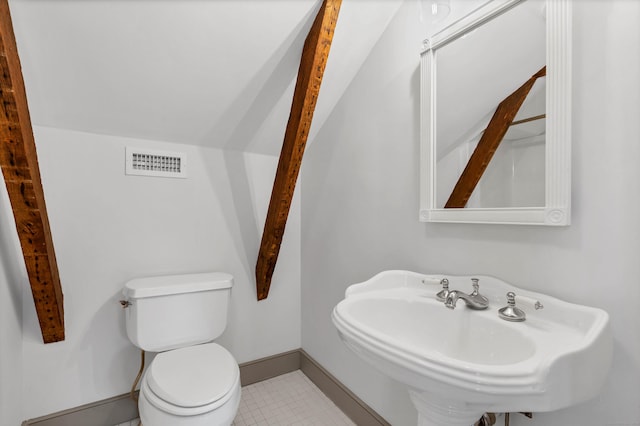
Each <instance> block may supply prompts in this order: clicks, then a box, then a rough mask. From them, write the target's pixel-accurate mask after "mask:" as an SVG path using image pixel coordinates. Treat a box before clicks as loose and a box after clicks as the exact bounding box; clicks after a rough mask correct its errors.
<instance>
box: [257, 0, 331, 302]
mask: <svg viewBox="0 0 640 426" xmlns="http://www.w3.org/2000/svg"><path fill="white" fill-rule="evenodd" d="M341 3H342V0H324V1H323V3H322V6H320V10H319V11H318V15H317V16H316V19H315V21H314V22H313V26H312V27H311V30H310V31H309V35H308V36H307V39H306V40H305V42H304V48H303V50H302V59H301V60H300V68H299V69H298V79H297V81H296V88H295V91H294V94H293V102H292V103H291V113H290V114H289V121H288V123H287V129H286V131H285V135H284V142H283V143H282V151H281V152H280V160H279V162H278V169H277V171H276V178H275V181H274V183H273V190H272V192H271V201H270V202H269V210H268V212H267V219H266V221H265V225H264V232H263V234H262V242H261V243H260V252H259V253H258V261H257V263H256V290H257V295H258V300H262V299H266V298H267V296H268V295H269V287H270V286H271V277H272V276H273V271H274V269H275V267H276V262H277V260H278V253H279V252H280V244H281V243H282V237H283V235H284V230H285V226H286V224H287V217H288V215H289V208H290V207H291V199H292V198H293V191H294V189H295V187H296V181H297V179H298V172H299V171H300V165H301V164H302V156H303V154H304V148H305V145H306V143H307V137H308V136H309V128H310V127H311V120H312V118H313V112H314V110H315V107H316V101H317V100H318V93H319V92H320V84H321V83H322V76H323V74H324V69H325V66H326V64H327V58H328V57H329V50H330V48H331V41H332V40H333V33H334V30H335V26H336V22H337V20H338V13H339V11H340V5H341Z"/></svg>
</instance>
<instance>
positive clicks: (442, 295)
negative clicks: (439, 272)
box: [436, 278, 449, 302]
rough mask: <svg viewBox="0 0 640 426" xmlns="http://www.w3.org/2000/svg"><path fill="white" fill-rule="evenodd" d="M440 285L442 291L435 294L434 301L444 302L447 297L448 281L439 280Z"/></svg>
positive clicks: (444, 279)
mask: <svg viewBox="0 0 640 426" xmlns="http://www.w3.org/2000/svg"><path fill="white" fill-rule="evenodd" d="M440 284H442V290H441V291H439V292H438V294H436V299H438V300H439V301H440V302H444V301H445V299H446V298H447V296H448V295H449V280H448V279H446V278H443V279H441V280H440Z"/></svg>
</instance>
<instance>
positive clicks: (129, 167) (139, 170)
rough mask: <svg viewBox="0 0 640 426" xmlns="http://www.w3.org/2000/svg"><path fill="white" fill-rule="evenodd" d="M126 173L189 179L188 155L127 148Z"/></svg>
mask: <svg viewBox="0 0 640 426" xmlns="http://www.w3.org/2000/svg"><path fill="white" fill-rule="evenodd" d="M126 157H127V158H126V171H125V173H126V174H128V175H137V176H160V177H173V178H186V177H187V169H186V167H187V155H186V154H185V153H183V152H167V151H152V150H148V149H140V148H131V147H127V148H126Z"/></svg>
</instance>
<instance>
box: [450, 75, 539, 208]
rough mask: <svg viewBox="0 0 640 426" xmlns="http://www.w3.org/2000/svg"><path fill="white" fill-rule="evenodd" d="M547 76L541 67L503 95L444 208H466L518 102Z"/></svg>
mask: <svg viewBox="0 0 640 426" xmlns="http://www.w3.org/2000/svg"><path fill="white" fill-rule="evenodd" d="M546 74H547V67H546V66H545V67H542V69H541V70H540V71H538V72H537V73H535V74H534V75H533V76H532V77H531V78H530V79H529V80H527V81H526V83H524V84H523V85H522V86H520V87H519V88H518V89H517V90H516V91H515V92H513V93H512V94H510V95H509V96H507V97H506V98H505V99H504V100H503V101H502V102H500V104H499V105H498V108H496V111H495V113H494V114H493V117H492V118H491V121H490V122H489V125H488V126H487V128H486V129H485V131H484V133H483V134H482V137H481V138H480V141H479V142H478V145H477V146H476V149H475V150H474V151H473V154H471V157H470V158H469V161H468V162H467V166H466V167H465V169H464V171H463V172H462V174H461V175H460V178H459V179H458V182H457V183H456V186H455V187H454V188H453V191H451V195H450V196H449V199H448V200H447V202H446V204H445V206H444V207H445V208H446V209H450V208H462V207H464V206H466V205H467V202H468V201H469V198H471V194H472V193H473V190H474V189H475V188H476V185H478V182H479V181H480V178H481V177H482V174H483V173H484V171H485V170H486V168H487V166H488V165H489V162H490V161H491V158H493V154H494V153H495V152H496V150H497V149H498V147H499V146H500V142H502V139H503V138H504V135H505V134H506V133H507V130H509V126H511V125H512V123H513V120H514V118H515V117H516V114H518V111H519V110H520V107H521V106H522V103H523V102H524V100H525V98H526V97H527V95H528V94H529V92H530V91H531V88H532V87H533V85H534V83H535V82H536V80H537V79H538V78H540V77H544V76H545V75H546Z"/></svg>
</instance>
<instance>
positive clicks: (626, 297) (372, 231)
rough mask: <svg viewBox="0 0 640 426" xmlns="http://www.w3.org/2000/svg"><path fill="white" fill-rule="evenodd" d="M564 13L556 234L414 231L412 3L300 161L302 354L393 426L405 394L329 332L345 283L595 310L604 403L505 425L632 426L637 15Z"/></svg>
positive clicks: (401, 415)
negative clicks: (452, 288) (502, 292)
mask: <svg viewBox="0 0 640 426" xmlns="http://www.w3.org/2000/svg"><path fill="white" fill-rule="evenodd" d="M573 3H574V58H573V59H574V75H573V81H574V83H573V84H574V85H573V89H574V95H573V106H574V110H573V136H574V139H573V200H572V201H573V223H572V225H571V226H570V227H567V228H545V227H526V226H503V225H465V224H459V225H455V224H435V223H433V224H431V223H420V222H418V220H417V217H418V174H419V173H418V158H419V156H418V151H419V140H418V128H419V127H418V125H419V124H418V123H419V121H418V107H419V102H418V90H419V76H418V66H419V64H418V59H419V56H418V53H419V49H420V44H419V42H416V41H417V40H419V38H416V37H418V36H416V34H419V32H420V31H419V29H418V28H417V26H418V25H417V24H418V22H417V19H416V18H415V15H416V13H415V10H414V9H415V5H414V4H415V2H413V1H406V2H405V5H404V6H403V8H402V9H401V10H400V12H399V13H398V15H397V16H396V18H395V19H394V21H392V23H391V25H390V26H389V28H388V29H387V31H386V33H385V34H384V35H383V37H382V39H381V40H380V42H379V43H378V45H377V46H376V47H375V48H374V50H373V52H372V54H371V55H370V57H369V58H368V59H367V61H366V62H365V65H364V68H363V69H362V70H361V72H360V74H359V75H357V76H356V78H355V79H354V81H353V83H352V84H351V86H350V87H349V89H348V90H347V92H346V93H345V94H344V96H343V97H342V99H341V101H340V102H339V103H338V105H337V107H336V109H335V110H334V112H333V115H332V116H331V117H330V118H329V120H328V121H327V122H326V124H325V126H324V127H323V129H322V130H321V131H320V133H319V136H318V138H317V139H316V140H315V141H314V143H313V144H311V145H310V147H309V149H308V152H307V156H306V159H305V162H306V164H305V166H304V169H303V181H302V191H303V194H304V197H303V206H302V220H303V222H302V225H303V226H302V229H303V233H302V336H303V339H302V346H303V348H304V349H305V350H306V351H307V352H308V353H309V354H310V355H311V356H312V357H314V358H315V359H316V360H318V361H319V362H320V363H321V364H322V365H323V366H325V367H326V368H327V369H328V370H329V371H330V372H331V373H333V374H335V375H336V376H337V378H338V379H339V380H341V381H342V382H343V383H345V384H346V385H347V386H348V387H349V388H350V389H351V390H353V391H354V392H355V393H356V394H357V395H358V396H360V397H361V398H362V399H364V400H365V401H366V402H367V403H369V404H371V405H372V406H373V408H374V409H376V410H377V411H378V412H379V413H380V414H381V415H383V416H384V417H385V418H386V419H387V420H388V421H389V422H391V423H392V424H393V425H394V426H404V425H407V426H408V425H414V424H416V423H415V422H416V415H415V410H414V409H413V408H412V406H411V403H410V402H409V399H408V396H407V393H406V391H405V390H404V388H403V387H402V386H401V385H399V384H397V383H394V382H393V381H391V380H389V379H386V378H385V377H383V376H382V375H381V374H379V373H377V372H375V371H374V370H373V369H372V368H370V367H369V366H368V365H366V364H364V363H363V362H361V361H360V360H359V359H358V358H357V357H356V356H355V355H354V354H352V353H351V352H350V351H349V350H347V349H346V348H345V346H344V345H343V344H342V343H341V342H340V340H339V339H338V337H337V334H336V331H335V328H334V327H333V325H332V324H331V320H330V313H331V309H332V308H333V306H334V305H335V304H336V303H337V302H338V301H339V300H341V299H342V298H343V296H344V290H345V288H346V287H347V286H348V285H350V284H352V283H355V282H359V281H362V280H365V279H367V278H369V277H371V276H372V275H374V274H375V273H377V272H379V271H382V270H386V269H394V268H398V269H409V270H414V271H420V272H434V273H435V272H441V273H445V274H447V273H448V274H474V273H475V274H489V275H495V276H498V277H501V278H503V279H505V280H507V281H510V282H512V283H514V284H515V285H517V286H519V287H523V288H526V289H530V290H535V291H540V292H544V293H548V294H550V295H552V296H556V297H559V298H561V299H565V300H569V301H574V302H577V303H582V304H587V305H592V306H597V307H601V308H604V309H605V310H607V311H608V312H609V313H610V314H611V325H612V329H613V333H614V338H615V348H614V350H615V356H614V365H613V367H612V370H611V374H610V378H609V380H608V382H607V384H606V385H605V388H604V389H603V391H602V394H601V395H600V396H599V397H598V398H596V399H595V400H593V401H590V402H589V403H586V404H583V405H580V406H578V407H574V408H570V409H566V410H562V411H558V412H554V413H544V414H541V413H536V414H535V415H534V419H533V420H528V419H524V418H521V416H514V417H512V423H511V424H512V425H516V426H519V425H530V426H549V425H562V424H567V425H569V424H570V425H577V424H580V425H585V426H602V425H622V424H627V425H632V424H634V425H635V424H640V406H639V405H638V400H640V387H639V386H638V383H640V337H639V335H638V332H637V326H638V324H640V309H638V306H640V286H639V285H638V280H639V277H640V262H639V261H638V255H639V254H640V221H638V218H637V212H638V210H639V209H640V201H639V200H640V196H639V194H640V167H638V159H639V158H640V146H639V144H638V139H639V137H640V122H639V121H638V116H640V82H639V80H638V75H640V58H639V55H638V45H640V29H639V28H638V26H637V22H638V19H639V18H640V3H638V2H636V1H632V0H614V1H604V0H598V1H596V0H592V1H584V2H583V1H575V2H573ZM425 326H429V325H428V324H425ZM434 326H443V325H442V324H437V325H434ZM584 374H589V372H588V371H585V372H584Z"/></svg>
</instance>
